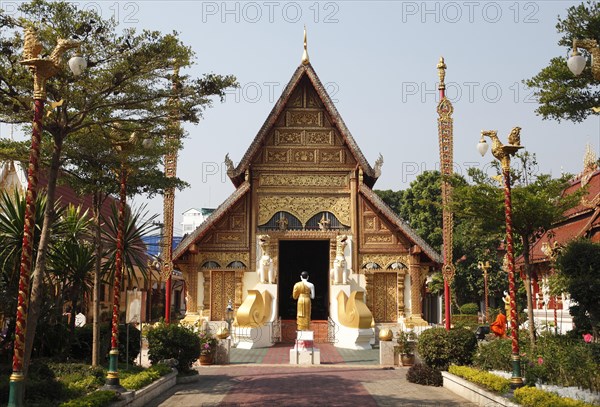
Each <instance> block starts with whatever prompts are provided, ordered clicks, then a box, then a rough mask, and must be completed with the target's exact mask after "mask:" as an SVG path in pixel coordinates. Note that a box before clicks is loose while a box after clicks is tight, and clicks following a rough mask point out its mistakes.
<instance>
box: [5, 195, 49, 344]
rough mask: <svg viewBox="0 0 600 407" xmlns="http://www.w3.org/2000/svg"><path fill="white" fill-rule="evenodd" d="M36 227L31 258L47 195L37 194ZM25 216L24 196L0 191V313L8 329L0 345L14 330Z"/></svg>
mask: <svg viewBox="0 0 600 407" xmlns="http://www.w3.org/2000/svg"><path fill="white" fill-rule="evenodd" d="M36 201H37V202H36V211H35V228H34V234H33V236H34V242H33V248H34V249H33V250H34V251H33V254H32V259H35V254H36V252H35V251H36V248H37V245H38V242H39V236H40V230H41V229H42V225H43V220H44V210H45V208H46V197H45V195H43V194H39V195H38V196H37V199H36ZM24 219H25V197H24V196H23V195H21V194H19V192H18V191H17V190H14V191H12V193H9V192H8V191H1V192H0V314H3V315H5V316H9V317H10V318H11V322H10V323H9V330H8V333H7V335H6V336H5V337H4V338H3V340H2V343H0V349H3V348H4V345H5V344H6V342H8V341H10V340H11V338H12V336H13V334H14V329H15V325H14V322H15V321H14V316H15V315H16V310H17V296H18V289H19V288H18V285H19V266H20V261H21V248H22V245H23V224H24Z"/></svg>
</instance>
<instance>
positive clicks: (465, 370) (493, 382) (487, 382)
mask: <svg viewBox="0 0 600 407" xmlns="http://www.w3.org/2000/svg"><path fill="white" fill-rule="evenodd" d="M448 372H450V373H452V374H454V375H456V376H459V377H462V378H464V379H466V380H468V381H470V382H473V383H476V384H479V385H481V386H483V387H485V388H486V389H488V390H491V391H493V392H496V393H500V394H503V393H506V392H507V391H508V390H509V388H510V380H508V379H504V378H502V377H499V376H496V375H495V374H492V373H488V372H482V371H481V370H477V369H474V368H472V367H468V366H456V365H452V366H450V368H449V369H448Z"/></svg>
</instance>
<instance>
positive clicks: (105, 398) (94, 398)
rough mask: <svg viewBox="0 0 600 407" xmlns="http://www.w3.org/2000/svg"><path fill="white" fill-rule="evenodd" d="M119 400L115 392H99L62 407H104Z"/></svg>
mask: <svg viewBox="0 0 600 407" xmlns="http://www.w3.org/2000/svg"><path fill="white" fill-rule="evenodd" d="M116 399H117V393H115V392H114V391H106V390H99V391H95V392H93V393H90V394H88V395H86V396H83V397H80V398H77V399H74V400H70V401H67V402H65V403H62V404H61V405H60V407H104V406H108V405H110V403H112V402H113V401H115V400H116Z"/></svg>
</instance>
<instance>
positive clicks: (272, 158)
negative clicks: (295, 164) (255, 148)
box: [265, 149, 289, 163]
mask: <svg viewBox="0 0 600 407" xmlns="http://www.w3.org/2000/svg"><path fill="white" fill-rule="evenodd" d="M265 159H266V162H267V163H287V162H289V151H288V150H279V149H277V150H276V149H267V150H266V156H265Z"/></svg>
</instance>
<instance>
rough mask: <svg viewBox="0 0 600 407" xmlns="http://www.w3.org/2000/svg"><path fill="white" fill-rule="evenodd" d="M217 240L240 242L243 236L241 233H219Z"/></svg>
mask: <svg viewBox="0 0 600 407" xmlns="http://www.w3.org/2000/svg"><path fill="white" fill-rule="evenodd" d="M217 240H218V241H219V242H239V241H241V240H242V237H241V236H240V235H234V234H226V235H222V234H219V235H218V239H217Z"/></svg>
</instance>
